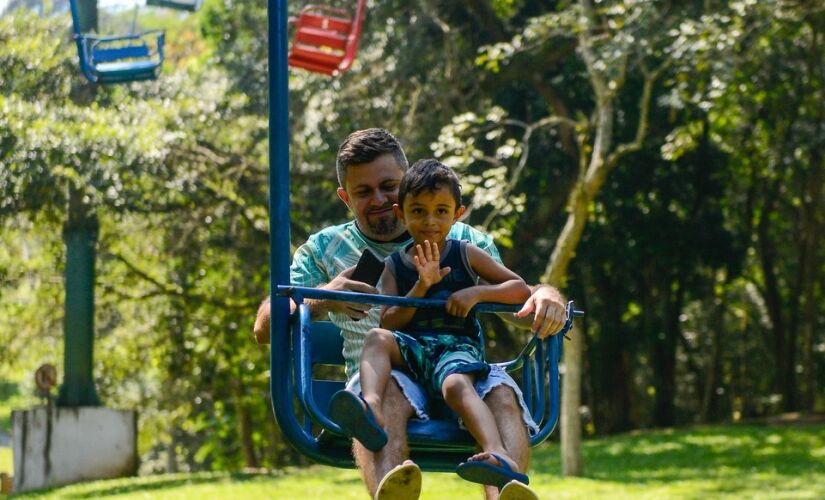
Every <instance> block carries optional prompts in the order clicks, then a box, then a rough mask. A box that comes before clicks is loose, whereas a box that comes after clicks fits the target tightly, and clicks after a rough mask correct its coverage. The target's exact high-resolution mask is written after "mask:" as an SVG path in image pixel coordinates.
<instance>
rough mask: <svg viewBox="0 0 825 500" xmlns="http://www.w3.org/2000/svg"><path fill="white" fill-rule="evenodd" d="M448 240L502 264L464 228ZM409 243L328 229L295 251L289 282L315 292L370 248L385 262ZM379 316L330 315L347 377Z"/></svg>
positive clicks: (456, 227) (477, 234)
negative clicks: (339, 338)
mask: <svg viewBox="0 0 825 500" xmlns="http://www.w3.org/2000/svg"><path fill="white" fill-rule="evenodd" d="M447 237H448V238H451V239H455V240H467V241H469V242H470V243H472V244H474V245H475V246H477V247H479V248H481V249H482V250H484V251H485V252H487V253H489V254H490V255H491V256H492V257H493V258H494V259H495V260H496V261H498V262H501V257H500V256H499V253H498V249H497V248H496V245H495V243H494V242H493V239H492V238H491V237H490V236H489V235H488V234H485V233H483V232H481V231H478V230H476V229H473V228H472V227H470V226H468V225H467V224H464V223H461V222H456V223H455V224H453V227H452V228H451V229H450V233H449V234H448V235H447ZM411 242H412V238H410V239H407V240H406V241H402V242H379V241H374V240H371V239H369V238H367V237H365V236H364V234H363V233H361V231H360V230H359V229H358V226H357V225H356V224H355V221H349V222H347V223H344V224H340V225H338V226H331V227H328V228H326V229H324V230H322V231H319V232H317V233H315V234H313V235H312V236H310V237H309V239H308V240H307V242H306V243H304V244H303V245H301V246H300V247H299V248H298V250H296V251H295V255H294V256H293V258H292V266H290V268H289V276H290V281H291V282H292V284H293V285H296V286H305V287H311V288H316V287H319V286H321V285H324V284H326V283H329V282H330V281H332V279H333V278H334V277H336V276H338V275H339V274H340V273H341V271H343V270H345V269H347V268H349V267H352V266H354V265H355V264H356V263H357V262H358V258H359V257H360V256H361V253H362V252H363V251H364V248H367V247H369V248H370V249H371V250H372V251H373V252H375V255H376V256H378V257H379V258H382V259H385V258H387V257H388V256H389V255H390V254H391V253H393V252H396V251H398V250H401V249H403V248H404V247H405V246H407V245H409V244H410V243H411ZM379 314H380V308H379V307H377V306H376V307H373V308H372V309H370V311H369V314H368V316H367V317H366V318H364V319H362V320H360V321H353V320H352V319H350V318H349V316H347V315H344V314H336V313H330V314H329V319H330V321H332V322H333V323H335V324H336V325H337V326H338V328H340V329H341V336H342V337H343V338H344V352H343V354H344V359H345V360H346V371H347V376H348V377H351V376H352V375H354V374H355V372H356V371H358V363H359V361H360V359H361V350H362V349H363V347H364V338H365V337H366V335H367V332H369V331H370V330H371V329H372V328H376V327H377V326H378V323H379V319H380V318H379Z"/></svg>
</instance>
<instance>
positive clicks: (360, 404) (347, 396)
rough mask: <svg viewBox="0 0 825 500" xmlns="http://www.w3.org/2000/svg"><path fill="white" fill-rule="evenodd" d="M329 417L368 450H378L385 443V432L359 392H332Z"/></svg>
mask: <svg viewBox="0 0 825 500" xmlns="http://www.w3.org/2000/svg"><path fill="white" fill-rule="evenodd" d="M329 418H330V419H331V420H332V421H333V422H335V423H336V424H338V425H340V426H341V429H342V430H343V431H344V433H346V435H347V436H348V437H351V438H353V439H357V440H358V441H359V442H360V443H361V444H363V445H364V447H365V448H367V449H368V450H370V451H380V450H381V448H383V447H384V446H385V445H386V444H387V432H386V431H385V430H384V429H383V428H382V427H381V426H380V425H378V422H376V421H375V415H373V413H372V408H370V405H369V404H367V402H366V401H364V398H363V397H362V396H361V395H360V394H359V395H357V396H356V395H355V394H353V393H352V392H350V391H346V390H344V391H338V392H336V393H335V394H333V395H332V399H330V401H329Z"/></svg>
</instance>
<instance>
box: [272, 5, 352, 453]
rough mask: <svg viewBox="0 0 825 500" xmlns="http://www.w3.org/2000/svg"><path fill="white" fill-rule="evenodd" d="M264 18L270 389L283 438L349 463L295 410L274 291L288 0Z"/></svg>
mask: <svg viewBox="0 0 825 500" xmlns="http://www.w3.org/2000/svg"><path fill="white" fill-rule="evenodd" d="M267 10H268V21H269V28H268V34H269V246H270V255H269V269H270V277H269V280H270V304H271V321H270V327H269V328H270V332H269V333H270V335H269V338H270V343H271V345H270V350H269V374H270V378H269V390H270V394H271V395H272V409H273V411H274V412H275V418H276V420H277V421H278V425H279V426H280V428H281V433H282V435H283V436H284V439H285V440H286V441H287V442H289V443H290V444H291V445H292V446H294V447H295V448H296V449H297V450H298V451H299V452H300V453H302V454H303V455H305V456H307V457H309V458H310V459H312V460H315V461H318V462H322V463H326V464H330V465H337V466H345V465H349V464H351V463H352V458H351V457H350V453H349V450H348V449H347V448H342V449H339V450H324V449H321V448H320V447H319V446H318V442H317V441H316V440H315V438H314V437H312V435H310V434H308V433H307V432H305V430H304V429H303V428H302V427H301V424H300V422H299V421H298V419H297V418H296V416H295V411H294V408H295V388H294V386H293V380H292V374H293V370H294V369H295V367H294V364H293V362H292V359H291V358H292V345H291V344H292V342H291V340H290V335H291V333H290V319H289V298H288V297H284V296H278V295H276V290H277V289H278V285H288V284H289V261H290V255H289V241H290V236H289V101H288V99H289V75H288V73H287V71H288V68H287V57H286V56H287V0H268V9H267Z"/></svg>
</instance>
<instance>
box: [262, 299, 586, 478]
mask: <svg viewBox="0 0 825 500" xmlns="http://www.w3.org/2000/svg"><path fill="white" fill-rule="evenodd" d="M330 293H333V294H336V295H340V294H344V296H346V298H347V300H350V301H362V302H373V303H374V302H375V301H377V300H378V301H382V302H398V301H399V298H398V297H383V296H375V295H365V294H356V293H347V292H327V291H320V290H314V289H309V288H301V287H279V294H282V295H290V296H292V297H293V299H296V295H297V300H296V301H297V302H299V306H298V310H297V311H296V313H295V314H293V315H292V317H291V325H290V328H288V329H287V334H289V335H290V341H289V343H290V346H291V347H290V350H291V352H290V353H289V359H290V360H291V361H290V365H291V366H290V368H289V376H288V377H286V380H287V381H288V382H287V384H288V386H287V387H283V388H275V387H274V386H273V405H274V406H275V408H276V416H277V417H278V422H279V424H280V425H281V427H282V429H284V428H293V429H295V430H296V431H297V430H298V429H299V428H300V431H299V432H297V434H298V435H297V436H295V435H291V434H292V433H291V432H284V435H285V437H287V440H288V441H290V442H291V443H292V444H293V445H294V446H295V447H296V448H298V449H299V451H301V452H302V453H304V454H305V455H307V456H309V457H310V458H313V459H314V460H316V461H318V462H321V463H326V464H328V465H334V466H339V467H352V466H353V463H352V457H351V449H352V448H351V445H350V442H349V440H348V439H346V438H344V437H343V436H342V434H341V429H340V428H339V427H338V426H337V425H336V424H335V423H334V422H332V421H331V420H330V419H329V417H328V413H327V411H328V407H329V401H330V398H331V397H332V395H333V394H334V393H335V392H336V391H338V390H341V389H343V388H344V380H343V379H344V376H343V365H344V358H343V355H342V350H343V340H342V338H341V335H340V331H339V330H338V328H337V327H336V326H335V325H334V324H332V323H330V322H327V321H316V322H311V321H310V316H309V309H308V308H307V306H306V305H304V304H303V303H300V302H301V297H307V298H328V297H326V294H330ZM365 297H368V298H371V299H372V300H370V299H367V298H365ZM339 300H340V297H339ZM401 300H402V301H409V300H410V299H401ZM419 300H420V299H419ZM423 302H426V303H436V302H438V301H426V300H425V301H422V303H419V306H422V304H423ZM429 306H430V307H432V305H429ZM442 307H443V305H442ZM485 307H486V308H487V309H486V310H487V311H506V310H517V308H516V309H513V306H502V305H495V304H484V305H480V306H479V309H481V310H485ZM567 311H568V320H567V323H566V324H565V327H564V328H563V329H562V332H560V333H561V334H559V335H555V336H553V337H550V338H547V339H544V340H538V339H536V338H533V339H532V340H531V341H530V342H529V343H528V344H527V346H525V348H524V349H523V350H522V352H521V353H520V354H519V356H518V357H516V358H515V359H513V360H512V361H508V362H505V363H499V364H500V365H501V366H502V367H503V368H504V369H505V370H507V371H508V372H510V373H511V375H513V376H514V378H515V379H516V380H520V381H521V387H522V392H523V394H524V398H525V402H526V404H527V406H528V409H529V411H530V413H531V415H532V416H533V419H534V420H535V421H536V423H537V424H538V425H539V432H538V433H537V434H535V435H534V436H531V437H530V444H531V446H536V445H538V444H540V443H541V442H543V441H544V440H545V439H547V437H548V436H549V435H550V433H551V432H552V431H553V429H554V427H555V425H556V422H557V420H558V409H559V407H558V404H559V373H558V361H559V358H560V356H561V349H562V345H561V343H562V338H563V334H564V333H565V332H567V330H569V329H570V327H571V326H572V318H573V316H574V315H578V314H581V312H580V311H575V310H574V309H573V303H572V302H570V303H569V304H568V307H567ZM321 366H325V367H329V366H335V367H337V369H338V374H339V375H340V376H339V377H338V378H337V379H334V378H333V379H331V378H329V377H322V376H319V375H318V374H319V373H321V372H322V371H323V370H324V369H320V370H319V367H321ZM275 369H276V368H275V367H274V366H273V370H275ZM326 371H327V372H329V368H326ZM276 390H277V392H278V394H276V392H275V391H276ZM287 401H289V403H287ZM296 402H297V403H298V404H297V405H296V404H295V403H296ZM287 405H288V406H289V407H290V409H292V408H296V407H297V408H299V410H298V414H297V415H296V413H295V412H293V411H286V412H285V411H283V408H281V411H279V408H278V407H279V406H287ZM444 408H446V406H445V407H444ZM431 413H438V410H436V411H435V412H431ZM292 418H294V419H295V421H294V422H287V421H285V420H291V419H292ZM407 433H408V440H409V444H410V458H411V459H412V460H414V461H415V462H416V463H418V464H419V466H421V467H422V469H424V470H430V471H442V472H448V471H453V470H455V467H456V466H457V465H458V464H459V463H460V462H462V461H464V460H466V459H467V457H468V456H470V455H471V454H472V453H473V452H474V450H475V441H474V440H473V438H472V436H470V434H469V433H468V432H467V431H466V430H464V429H462V428H460V427H459V425H458V423H457V421H456V420H455V419H453V418H450V417H434V418H433V419H431V420H429V421H426V422H421V421H418V420H411V421H410V422H409V424H408V426H407Z"/></svg>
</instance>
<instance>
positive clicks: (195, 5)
mask: <svg viewBox="0 0 825 500" xmlns="http://www.w3.org/2000/svg"><path fill="white" fill-rule="evenodd" d="M146 5H150V6H152V7H163V8H166V9H174V10H185V11H189V12H195V11H197V10H199V9H200V8H201V6H202V5H203V0H146Z"/></svg>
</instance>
